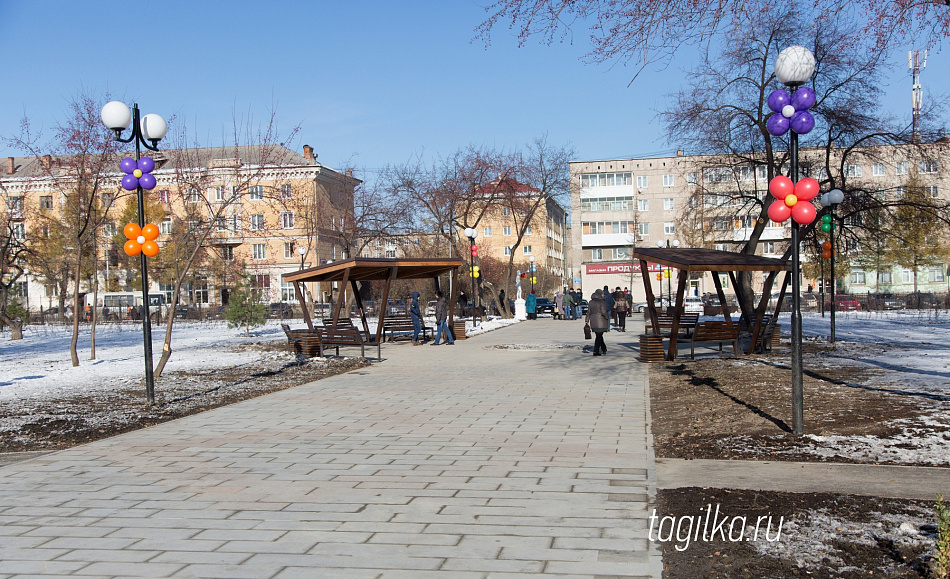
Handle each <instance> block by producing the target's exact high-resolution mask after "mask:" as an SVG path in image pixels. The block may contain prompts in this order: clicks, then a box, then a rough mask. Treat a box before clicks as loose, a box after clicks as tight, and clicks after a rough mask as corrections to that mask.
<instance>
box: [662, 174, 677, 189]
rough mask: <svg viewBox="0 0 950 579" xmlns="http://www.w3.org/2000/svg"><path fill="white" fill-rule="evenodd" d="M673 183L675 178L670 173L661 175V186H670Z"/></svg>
mask: <svg viewBox="0 0 950 579" xmlns="http://www.w3.org/2000/svg"><path fill="white" fill-rule="evenodd" d="M675 183H676V178H675V177H674V176H673V174H672V173H670V174H667V175H663V186H664V187H672V186H673V185H674V184H675Z"/></svg>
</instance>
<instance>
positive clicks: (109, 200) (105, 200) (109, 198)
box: [102, 193, 115, 209]
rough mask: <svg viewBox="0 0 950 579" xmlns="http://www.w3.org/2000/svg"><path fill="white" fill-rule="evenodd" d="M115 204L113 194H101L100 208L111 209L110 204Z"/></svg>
mask: <svg viewBox="0 0 950 579" xmlns="http://www.w3.org/2000/svg"><path fill="white" fill-rule="evenodd" d="M113 203H115V193H103V194H102V206H103V207H105V208H106V209H108V208H110V207H112V204H113Z"/></svg>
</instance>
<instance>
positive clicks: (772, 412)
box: [650, 343, 950, 579]
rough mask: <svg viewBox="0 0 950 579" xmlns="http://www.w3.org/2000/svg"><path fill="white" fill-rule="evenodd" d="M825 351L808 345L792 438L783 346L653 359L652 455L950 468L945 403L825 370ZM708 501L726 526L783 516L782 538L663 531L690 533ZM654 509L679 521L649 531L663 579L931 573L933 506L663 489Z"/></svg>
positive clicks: (875, 374)
mask: <svg viewBox="0 0 950 579" xmlns="http://www.w3.org/2000/svg"><path fill="white" fill-rule="evenodd" d="M830 348H831V346H829V345H827V344H822V343H810V344H806V345H805V351H804V359H803V362H804V367H805V368H806V369H807V370H806V372H805V376H804V381H803V383H804V390H805V397H804V400H805V405H804V414H805V433H806V436H795V435H793V434H791V424H792V421H791V371H790V368H789V366H788V360H789V355H788V351H787V350H786V351H785V352H784V353H783V352H781V351H778V352H776V354H774V355H765V356H749V357H744V358H733V357H712V358H706V359H697V360H695V361H690V360H687V361H683V362H674V363H668V364H666V363H664V364H655V365H652V366H651V368H650V400H651V405H652V416H653V434H654V443H655V451H656V456H657V457H658V458H685V459H691V458H693V459H696V458H706V459H754V460H772V461H774V460H793V461H833V462H851V463H871V464H885V463H886V464H904V465H921V466H942V467H950V423H948V420H947V417H948V416H950V397H947V396H943V395H940V394H939V393H931V392H921V391H907V390H904V389H901V388H898V387H891V386H887V385H886V383H882V382H881V380H880V379H881V378H882V376H881V374H880V373H881V372H883V371H882V370H869V369H867V368H861V367H857V366H848V365H841V363H840V360H839V361H836V362H835V363H834V364H826V363H824V354H825V353H827V352H828V350H829V349H830ZM947 477H948V480H950V468H948V471H947ZM707 505H712V508H715V507H718V508H719V509H720V512H721V513H722V517H724V516H727V515H728V516H729V517H730V520H731V518H732V517H736V516H747V517H748V521H746V523H751V522H752V521H753V520H754V519H755V518H757V517H758V516H761V515H762V514H763V513H768V514H771V515H772V516H773V519H775V520H776V521H775V522H776V524H777V519H778V518H779V517H784V527H783V529H782V531H783V532H782V535H781V538H780V539H779V540H777V541H768V540H763V539H762V538H759V539H758V540H751V541H750V540H749V539H748V536H747V537H745V538H744V539H743V540H730V538H729V537H728V536H725V537H724V536H723V535H722V534H721V533H720V534H718V535H715V536H710V537H709V539H710V540H707V541H703V540H698V541H693V542H692V543H691V544H689V545H688V547H684V543H683V542H682V541H679V542H677V541H676V540H675V535H673V536H670V535H669V533H670V532H671V531H673V530H674V529H673V528H672V524H673V521H674V520H675V522H676V523H677V524H678V525H679V524H683V525H684V527H683V528H682V530H683V532H682V533H681V536H682V537H686V536H688V535H689V533H688V532H686V531H685V528H686V527H685V524H686V523H685V521H687V520H692V519H695V518H696V517H697V515H699V514H701V513H704V512H705V510H704V509H706V508H707ZM656 508H657V513H658V514H659V516H672V517H675V519H668V520H667V523H668V524H667V527H666V528H665V529H664V528H662V526H659V527H658V529H657V530H658V531H664V532H666V535H664V536H659V537H657V538H659V539H662V540H661V541H660V544H661V548H662V550H663V561H664V576H665V577H668V578H690V579H692V578H696V577H806V576H807V577H930V576H932V575H931V574H930V571H929V560H930V556H931V555H932V553H933V549H934V538H935V530H936V526H935V512H934V503H933V502H931V501H911V500H896V499H883V498H874V497H858V496H843V495H835V494H830V493H827V494H826V493H798V494H796V493H775V492H754V491H745V490H734V489H712V488H679V489H670V490H661V491H659V492H658V497H657V506H656ZM684 517H691V518H692V519H684ZM722 517H720V518H722ZM709 519H710V517H709V516H708V515H707V516H706V517H705V518H704V519H703V521H704V522H705V521H706V520H709ZM712 520H715V518H713V519H712ZM680 521H684V522H683V523H681V522H680ZM740 522H741V521H740ZM740 526H741V525H740ZM697 528H698V527H697ZM774 531H775V529H774V528H773V533H774ZM738 535H739V532H738V529H737V530H736V535H734V537H735V538H738ZM773 537H774V535H773ZM670 539H674V540H670ZM677 547H679V548H677Z"/></svg>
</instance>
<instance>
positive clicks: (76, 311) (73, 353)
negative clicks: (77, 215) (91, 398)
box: [69, 239, 82, 366]
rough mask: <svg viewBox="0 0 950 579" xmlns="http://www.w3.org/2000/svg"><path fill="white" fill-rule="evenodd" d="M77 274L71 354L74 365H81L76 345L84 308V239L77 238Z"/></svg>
mask: <svg viewBox="0 0 950 579" xmlns="http://www.w3.org/2000/svg"><path fill="white" fill-rule="evenodd" d="M76 245H77V247H76V274H75V275H74V276H73V337H72V339H71V340H70V341H69V356H70V357H71V358H72V361H73V366H79V353H78V352H77V351H76V345H77V344H78V343H79V316H80V315H82V308H80V307H79V282H80V281H81V280H82V277H81V276H80V273H81V271H82V241H81V240H79V239H77V240H76Z"/></svg>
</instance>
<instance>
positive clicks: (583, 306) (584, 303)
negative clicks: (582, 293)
mask: <svg viewBox="0 0 950 579" xmlns="http://www.w3.org/2000/svg"><path fill="white" fill-rule="evenodd" d="M587 305H588V304H587V300H581V315H582V316H586V315H587V309H588V308H587Z"/></svg>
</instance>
